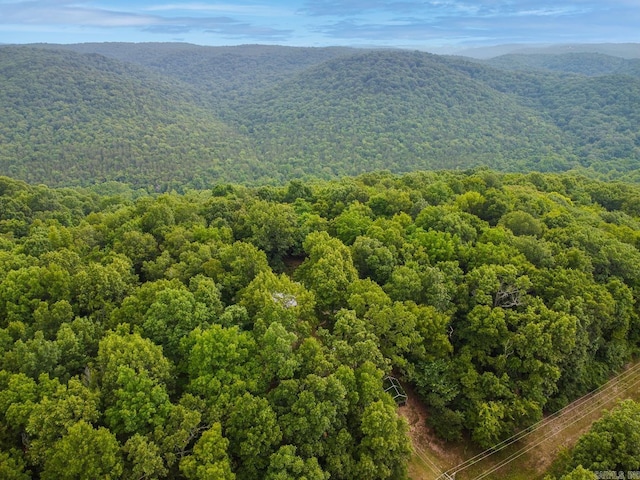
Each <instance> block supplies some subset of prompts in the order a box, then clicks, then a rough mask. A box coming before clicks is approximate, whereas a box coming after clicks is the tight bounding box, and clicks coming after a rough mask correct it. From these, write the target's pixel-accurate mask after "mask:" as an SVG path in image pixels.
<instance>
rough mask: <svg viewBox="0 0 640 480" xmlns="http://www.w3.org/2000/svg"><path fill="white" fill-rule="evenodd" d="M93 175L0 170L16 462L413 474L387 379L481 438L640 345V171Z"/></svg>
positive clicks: (396, 479)
mask: <svg viewBox="0 0 640 480" xmlns="http://www.w3.org/2000/svg"><path fill="white" fill-rule="evenodd" d="M96 192H97V190H88V189H79V188H77V189H68V188H67V189H50V188H48V187H45V186H42V185H40V186H30V185H28V184H25V183H22V182H20V181H16V180H12V179H9V178H1V179H0V202H1V203H0V322H1V323H0V446H1V447H0V452H1V453H0V476H2V478H16V479H24V478H29V477H39V478H42V479H67V478H68V479H71V478H74V479H77V478H101V477H108V476H109V475H110V476H111V477H113V478H115V477H117V478H131V479H133V478H187V479H196V478H221V479H234V478H235V479H238V480H241V479H269V480H275V479H288V478H303V477H304V478H307V479H313V480H321V479H328V478H331V479H345V480H346V479H350V480H354V479H355V480H357V479H362V480H375V479H393V480H401V479H403V478H405V477H406V461H407V457H408V455H409V451H410V450H409V445H408V440H407V438H406V435H405V432H406V425H405V423H404V421H402V420H401V419H400V418H399V417H398V415H397V413H396V406H395V404H394V401H393V399H392V398H391V397H390V396H389V395H388V394H387V393H385V391H384V388H385V383H384V378H385V376H386V375H388V374H393V375H395V376H397V377H399V378H400V379H401V380H402V381H404V382H406V383H407V384H410V385H412V387H413V388H414V390H415V391H416V392H417V393H418V395H420V397H421V398H422V400H423V401H424V402H425V403H426V405H427V406H428V408H429V422H430V424H431V425H432V427H433V428H434V429H435V431H436V432H437V433H438V434H439V435H441V436H442V437H444V438H446V439H456V438H459V437H460V436H462V435H468V436H469V437H470V438H471V439H472V441H474V442H476V443H477V444H478V445H481V446H483V447H488V446H491V445H493V444H495V443H496V442H497V441H499V440H500V439H503V438H505V437H508V436H510V435H511V434H512V433H513V432H514V431H515V430H516V429H519V428H524V427H526V426H527V425H530V424H532V423H533V422H535V421H537V420H539V419H540V418H541V416H542V415H543V413H544V412H549V411H554V410H556V409H558V408H560V407H562V406H563V405H565V404H567V402H569V401H570V400H571V399H573V398H576V397H577V396H579V395H581V394H584V393H585V392H587V391H589V390H590V389H592V388H594V387H595V386H597V385H599V384H601V383H602V382H604V381H605V380H606V379H607V377H608V376H609V375H610V374H611V373H612V372H615V371H617V370H619V369H620V368H621V367H622V366H623V365H624V364H625V363H626V362H627V361H628V360H629V359H630V358H631V357H632V356H633V355H635V354H637V353H638V347H639V346H640V333H639V332H640V316H639V315H640V311H639V307H638V303H637V301H636V299H637V298H638V293H639V289H640V252H639V251H638V248H639V247H640V210H639V208H640V187H639V186H636V185H631V184H624V183H603V182H599V181H595V180H590V179H587V178H585V177H579V176H575V175H570V174H540V173H530V174H506V173H497V172H493V171H490V170H485V169H480V170H473V171H466V172H439V173H436V172H414V173H410V174H406V175H403V176H395V175H392V174H390V173H369V174H366V175H362V176H359V177H356V178H343V179H341V180H335V181H330V182H321V181H313V182H303V181H300V180H295V181H292V182H289V183H287V184H286V185H284V186H280V187H273V186H263V187H255V188H249V187H246V186H241V185H234V184H217V185H215V186H213V187H212V188H211V189H207V190H199V191H196V190H192V191H188V192H186V193H185V194H177V193H175V192H172V193H165V194H162V195H155V196H147V195H142V196H139V195H137V194H136V195H134V194H133V193H132V191H131V190H127V189H126V188H123V187H122V186H118V185H115V184H106V185H102V186H101V187H100V192H101V193H100V194H98V193H96ZM134 197H135V198H134ZM579 452H580V453H579V455H581V457H580V458H581V459H582V458H585V459H586V458H587V456H588V455H590V453H589V452H593V450H589V448H583V449H582V450H580V451H579ZM576 455H578V454H576ZM576 458H578V457H576ZM581 461H582V462H584V461H586V460H581Z"/></svg>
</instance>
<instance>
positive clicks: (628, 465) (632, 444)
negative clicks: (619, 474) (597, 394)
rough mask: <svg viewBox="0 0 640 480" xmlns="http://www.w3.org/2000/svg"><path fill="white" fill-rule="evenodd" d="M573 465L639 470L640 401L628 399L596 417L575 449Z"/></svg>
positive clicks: (600, 468)
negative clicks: (597, 418) (600, 416)
mask: <svg viewBox="0 0 640 480" xmlns="http://www.w3.org/2000/svg"><path fill="white" fill-rule="evenodd" d="M571 464H572V466H574V467H577V466H578V465H582V466H583V467H585V468H587V469H589V470H592V471H593V470H615V471H629V470H640V404H638V403H636V402H634V401H633V400H626V401H624V402H622V403H621V404H620V405H618V406H617V407H616V408H614V409H613V410H612V411H610V412H608V413H606V414H605V415H604V417H602V418H601V419H600V420H598V421H596V422H595V423H594V424H593V425H592V426H591V429H590V430H589V432H588V433H585V434H584V435H583V436H582V437H580V439H579V440H578V443H577V444H576V446H575V447H574V449H573V452H572V461H571Z"/></svg>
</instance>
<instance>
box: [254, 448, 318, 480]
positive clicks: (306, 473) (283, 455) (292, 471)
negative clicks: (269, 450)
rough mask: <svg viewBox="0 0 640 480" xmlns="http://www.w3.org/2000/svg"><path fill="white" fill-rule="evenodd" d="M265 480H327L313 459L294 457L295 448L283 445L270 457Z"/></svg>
mask: <svg viewBox="0 0 640 480" xmlns="http://www.w3.org/2000/svg"><path fill="white" fill-rule="evenodd" d="M264 478H265V480H297V479H304V480H328V479H329V478H330V475H329V473H327V472H323V471H322V469H321V468H320V465H318V459H317V458H315V457H312V458H307V459H303V458H301V457H299V456H298V455H296V447H294V446H293V445H284V446H282V447H280V448H279V449H278V451H277V452H276V453H274V454H272V455H271V458H270V461H269V468H268V470H267V474H266V476H265V477H264Z"/></svg>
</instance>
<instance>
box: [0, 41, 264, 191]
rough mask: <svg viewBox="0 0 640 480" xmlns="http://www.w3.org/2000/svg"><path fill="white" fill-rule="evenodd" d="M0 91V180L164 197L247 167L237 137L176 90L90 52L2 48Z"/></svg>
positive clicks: (239, 174)
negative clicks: (145, 191) (118, 186)
mask: <svg viewBox="0 0 640 480" xmlns="http://www.w3.org/2000/svg"><path fill="white" fill-rule="evenodd" d="M0 83H1V84H2V86H3V88H2V89H1V90H0V105H2V106H3V122H2V123H1V124H0V139H1V141H0V174H5V175H11V176H14V177H16V178H21V179H25V180H27V181H30V182H46V183H48V184H50V185H69V184H88V183H94V182H100V181H105V180H119V181H124V182H129V183H133V184H137V185H140V186H151V187H152V188H155V189H158V188H161V189H164V188H168V187H170V186H178V185H183V184H185V183H191V184H197V183H202V184H204V183H206V182H209V181H211V180H214V179H216V178H219V177H220V176H221V175H224V177H225V178H226V179H229V178H233V176H234V172H235V174H236V180H242V179H243V176H244V175H245V174H246V173H247V172H248V171H250V170H253V169H255V161H254V160H255V157H253V156H252V155H251V154H250V153H243V152H246V151H247V141H246V139H244V138H243V137H242V136H241V135H239V134H237V133H235V132H234V131H233V130H231V129H230V128H229V127H227V126H225V125H224V124H223V123H222V122H220V121H219V120H217V119H216V117H215V115H214V113H213V112H212V111H211V109H205V108H202V107H198V106H197V104H198V103H199V101H198V99H197V97H196V96H195V95H194V94H192V93H190V92H189V91H188V89H186V88H185V86H184V85H182V84H179V83H177V82H175V81H168V80H167V79H164V78H162V77H158V76H157V75H154V74H153V73H152V72H150V71H147V70H141V69H139V68H137V67H134V66H131V65H126V64H124V63H122V62H117V61H114V60H110V59H107V58H105V57H102V56H100V55H96V54H91V55H81V54H78V53H73V52H63V51H55V50H43V49H37V48H29V47H3V48H0ZM243 161H244V162H245V163H244V164H243V163H242V162H243Z"/></svg>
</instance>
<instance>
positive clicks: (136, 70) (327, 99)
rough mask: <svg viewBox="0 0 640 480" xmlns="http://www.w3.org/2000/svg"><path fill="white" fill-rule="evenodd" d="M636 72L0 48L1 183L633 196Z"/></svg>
mask: <svg viewBox="0 0 640 480" xmlns="http://www.w3.org/2000/svg"><path fill="white" fill-rule="evenodd" d="M637 62H638V60H637V59H625V58H620V57H614V56H610V55H605V54H587V53H584V54H582V53H575V54H561V55H548V54H547V55H542V54H539V55H524V56H523V55H508V56H504V57H500V58H496V59H494V60H492V61H491V62H479V61H472V60H471V59H467V58H462V57H444V56H437V55H432V54H429V53H425V52H410V51H404V50H365V49H361V50H360V49H348V48H291V47H277V46H259V45H246V46H240V47H199V46H195V45H188V44H171V43H168V44H118V43H113V44H110V43H106V44H80V45H69V46H64V47H63V46H60V45H32V46H3V47H2V48H0V83H1V84H2V86H3V88H2V89H0V107H1V108H2V111H3V122H2V124H0V174H5V175H9V176H11V177H13V178H17V179H22V180H26V181H28V182H31V183H44V184H47V185H49V186H72V185H83V186H86V185H90V184H95V183H100V182H103V181H120V182H124V183H129V184H132V185H134V186H135V187H136V188H143V189H145V190H147V191H151V192H164V191H170V190H172V189H178V190H180V191H182V189H184V188H202V187H205V186H207V185H210V184H211V183H212V182H221V181H222V182H240V183H245V184H247V183H251V184H282V183H284V182H286V181H288V180H290V179H292V178H300V179H305V180H308V179H310V178H325V179H329V178H337V177H339V176H342V175H357V174H360V173H363V172H366V171H372V170H380V169H386V170H390V171H392V172H394V173H402V172H410V171H414V170H418V169H434V168H435V169H456V168H462V169H464V168H468V167H471V166H489V167H490V168H494V169H497V170H500V171H531V170H537V171H549V172H559V171H566V170H574V171H579V172H581V173H583V174H588V175H591V176H594V177H599V178H603V179H625V180H632V181H636V180H637V179H638V177H637V175H638V173H637V166H638V161H639V160H640V134H639V133H638V132H640V118H639V115H640V113H639V112H640V76H639V75H638V63H637Z"/></svg>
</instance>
